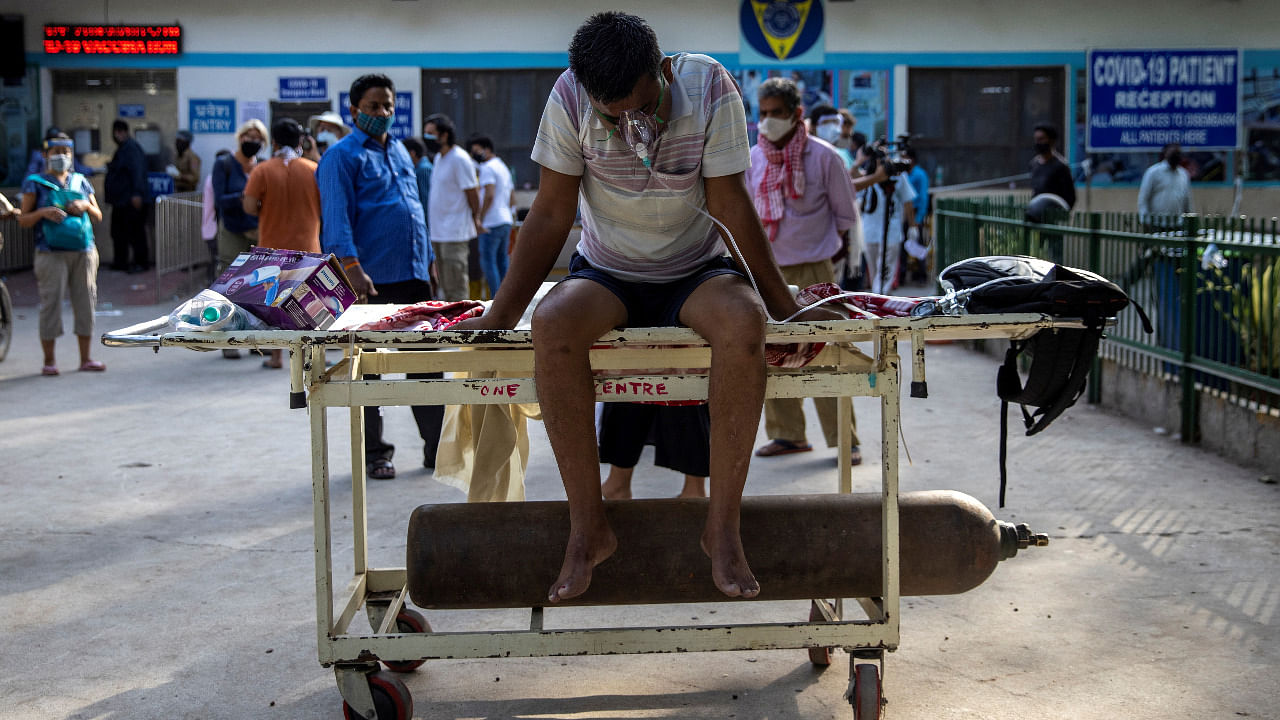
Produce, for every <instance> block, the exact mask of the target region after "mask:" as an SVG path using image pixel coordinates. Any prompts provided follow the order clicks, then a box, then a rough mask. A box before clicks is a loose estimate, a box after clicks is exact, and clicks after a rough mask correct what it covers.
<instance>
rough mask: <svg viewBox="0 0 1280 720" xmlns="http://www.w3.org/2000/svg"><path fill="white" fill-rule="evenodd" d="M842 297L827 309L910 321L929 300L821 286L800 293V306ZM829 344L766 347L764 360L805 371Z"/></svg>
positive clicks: (858, 315)
mask: <svg viewBox="0 0 1280 720" xmlns="http://www.w3.org/2000/svg"><path fill="white" fill-rule="evenodd" d="M841 294H844V295H845V297H842V298H840V299H838V300H832V301H831V302H829V303H826V304H825V305H824V307H828V308H831V309H832V310H835V311H836V312H839V313H842V314H844V315H845V316H846V317H866V318H877V317H909V316H910V315H911V309H912V308H914V307H915V306H916V305H919V304H920V301H921V300H924V299H925V298H906V297H893V296H890V295H877V294H875V293H866V292H858V293H845V291H843V290H841V289H840V288H839V287H837V286H836V285H833V284H832V283H818V284H816V285H810V286H809V287H807V288H805V289H803V290H801V291H800V292H798V293H796V304H797V305H799V306H800V307H807V306H809V305H812V304H813V303H815V302H817V301H819V300H821V299H823V298H830V297H835V296H837V295H841ZM825 344H826V343H787V344H780V343H775V344H769V345H765V346H764V360H765V362H767V363H768V364H770V365H773V366H775V367H785V368H802V367H804V366H805V365H808V364H809V363H811V362H813V359H814V358H815V357H817V356H818V353H820V352H822V348H823V346H824V345H825Z"/></svg>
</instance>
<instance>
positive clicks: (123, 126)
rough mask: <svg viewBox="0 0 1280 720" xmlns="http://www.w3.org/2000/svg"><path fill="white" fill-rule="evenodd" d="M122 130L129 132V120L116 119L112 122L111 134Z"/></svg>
mask: <svg viewBox="0 0 1280 720" xmlns="http://www.w3.org/2000/svg"><path fill="white" fill-rule="evenodd" d="M121 130H123V131H125V132H129V123H127V122H125V121H123V120H116V121H115V122H113V123H111V134H112V135H114V134H116V133H118V132H120V131H121Z"/></svg>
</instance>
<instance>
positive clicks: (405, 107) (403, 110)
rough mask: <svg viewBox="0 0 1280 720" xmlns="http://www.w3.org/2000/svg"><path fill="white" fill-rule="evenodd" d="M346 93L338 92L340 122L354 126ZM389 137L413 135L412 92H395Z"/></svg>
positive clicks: (398, 137)
mask: <svg viewBox="0 0 1280 720" xmlns="http://www.w3.org/2000/svg"><path fill="white" fill-rule="evenodd" d="M348 97H349V95H348V93H346V92H340V93H338V106H339V108H340V110H341V112H342V122H343V123H345V124H346V126H347V127H355V126H356V124H355V121H354V120H353V119H352V118H351V101H350V100H348ZM389 132H390V134H391V137H393V138H397V139H399V140H403V139H405V138H407V137H411V136H413V135H414V134H415V133H414V130H413V93H407V92H403V93H402V92H398V93H396V114H395V116H394V117H393V118H392V119H391V130H390V131H389Z"/></svg>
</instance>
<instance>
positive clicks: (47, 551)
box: [0, 304, 1280, 720]
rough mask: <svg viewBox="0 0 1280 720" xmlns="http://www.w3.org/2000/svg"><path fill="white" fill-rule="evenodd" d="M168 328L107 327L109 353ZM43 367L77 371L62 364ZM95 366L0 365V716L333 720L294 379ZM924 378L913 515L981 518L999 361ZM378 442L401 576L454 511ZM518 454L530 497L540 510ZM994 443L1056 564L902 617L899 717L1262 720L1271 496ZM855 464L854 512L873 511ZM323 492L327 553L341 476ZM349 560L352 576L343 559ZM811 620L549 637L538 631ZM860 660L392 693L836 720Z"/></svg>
mask: <svg viewBox="0 0 1280 720" xmlns="http://www.w3.org/2000/svg"><path fill="white" fill-rule="evenodd" d="M167 305H168V304H165V305H163V306H161V305H153V306H127V307H123V308H121V307H120V306H119V305H117V306H115V307H114V308H113V310H112V311H111V312H112V313H113V314H112V315H108V316H102V317H99V319H98V322H99V325H100V329H111V328H114V327H120V326H123V325H126V324H130V323H133V322H138V321H142V320H145V319H150V318H152V317H156V316H158V315H161V314H163V313H164V312H167V310H168V306H167ZM68 322H69V319H68ZM60 345H61V350H62V356H61V358H62V364H63V367H64V369H70V368H71V367H74V365H73V364H72V363H71V360H72V359H73V356H72V354H71V352H72V344H71V343H69V342H67V341H66V340H64V341H63V342H62V343H60ZM96 354H97V356H98V357H99V358H100V359H102V360H104V361H105V362H106V363H107V365H108V368H109V369H108V371H107V372H106V373H105V374H85V373H76V372H66V373H64V375H62V376H60V377H57V378H44V377H40V376H39V374H38V373H39V365H40V358H39V352H38V346H37V343H36V330H35V311H34V308H31V307H25V308H22V309H21V314H20V316H19V318H18V327H17V339H16V340H15V342H14V345H13V348H12V350H11V351H10V355H9V357H8V359H6V360H5V361H4V362H2V363H0V495H2V496H3V498H4V508H5V512H4V514H3V516H2V519H0V637H3V651H2V652H0V718H15V719H16V718H24V719H25V718H75V719H79V720H117V719H119V720H123V719H125V718H130V719H132V718H164V719H171V718H241V717H257V718H287V719H290V720H292V719H295V718H339V717H341V710H340V699H339V695H338V692H337V690H336V686H335V683H334V680H333V675H332V673H330V672H328V671H325V670H324V669H322V668H321V667H320V666H319V665H318V664H317V662H316V660H315V645H314V610H313V608H314V602H313V594H314V577H313V572H312V567H313V565H312V535H311V502H310V485H309V459H310V458H309V454H310V453H309V441H308V423H307V420H306V415H305V412H304V411H296V410H295V411H291V410H288V409H287V390H288V386H287V379H286V377H285V375H284V374H283V373H282V372H280V371H269V370H264V369H261V368H260V367H259V362H258V360H257V359H254V358H246V359H243V360H239V361H228V360H224V359H222V358H221V357H219V356H217V355H216V354H199V353H194V352H190V351H186V350H180V349H166V350H163V351H161V352H160V353H159V354H153V353H151V352H149V351H146V350H138V349H107V348H98V349H97V350H96ZM929 362H930V365H929V380H930V390H931V392H932V397H930V398H929V399H928V400H911V399H904V401H903V406H904V433H905V437H906V441H907V447H908V449H909V451H910V453H911V456H912V458H913V459H914V464H912V465H910V466H908V467H904V469H903V473H902V478H903V488H904V490H912V489H929V488H953V489H957V490H961V491H964V492H967V493H970V494H972V495H973V496H975V497H976V498H978V499H979V500H981V501H983V502H984V503H986V504H988V505H990V506H994V505H995V500H996V489H997V479H996V440H997V437H996V431H997V417H996V411H997V408H998V404H997V402H996V401H995V396H994V389H993V388H994V377H995V364H996V363H995V361H994V360H993V359H991V358H988V357H985V356H982V355H978V354H976V353H972V352H969V351H967V350H965V349H963V348H962V347H961V346H959V345H944V346H931V347H930V348H929ZM857 410H858V413H859V418H860V419H861V427H862V430H863V444H864V447H866V448H868V449H870V448H875V447H877V437H876V436H877V433H876V431H875V427H873V425H876V424H877V423H876V420H877V418H878V409H877V407H876V405H875V404H874V403H873V402H872V401H869V400H858V401H857ZM344 417H345V416H343V415H341V414H338V415H336V416H335V418H334V422H332V423H331V426H335V427H334V429H333V430H332V432H334V437H333V440H334V443H335V447H336V452H335V455H334V457H333V462H334V466H335V467H337V468H342V467H344V466H346V464H348V463H349V461H348V459H347V457H346V456H345V454H344V451H343V450H342V447H343V442H342V438H341V437H339V433H340V432H341V426H342V425H343V418H344ZM811 422H814V419H813V418H812V416H811ZM387 424H388V428H389V434H390V436H391V438H392V439H393V441H395V442H396V443H397V444H399V445H400V446H401V448H402V452H403V455H402V457H403V458H404V459H405V460H406V464H404V465H403V466H402V468H401V475H400V477H399V478H397V479H396V480H395V481H392V482H384V483H372V484H371V487H370V494H371V503H372V510H371V518H372V520H373V522H372V524H373V526H374V527H373V533H372V550H371V553H372V556H373V560H374V564H375V565H377V564H382V565H390V564H395V565H399V564H400V563H401V561H402V558H403V543H404V531H405V527H406V524H407V518H408V514H409V510H410V508H412V507H413V506H415V505H417V504H419V503H423V502H443V501H459V500H462V499H463V497H462V495H461V493H459V492H458V491H457V490H454V489H451V488H447V487H444V486H442V485H440V484H439V483H436V482H434V481H433V480H432V479H431V476H430V475H429V474H427V473H426V472H425V471H423V470H421V469H418V470H414V469H412V466H411V464H410V463H409V458H412V457H414V456H415V455H416V454H417V445H416V443H415V442H414V434H415V433H414V430H413V424H412V421H411V419H410V416H409V413H408V411H407V409H403V408H400V409H394V410H392V411H391V414H390V418H389V420H388V423H387ZM533 432H534V450H533V459H532V467H531V472H530V475H529V477H528V488H529V496H530V497H531V498H532V499H558V498H560V497H562V491H561V489H560V487H559V481H558V478H557V476H556V475H555V472H554V466H553V462H552V460H551V457H550V452H549V449H548V448H547V444H546V439H545V437H544V436H543V435H542V429H541V426H540V425H538V424H535V425H534V426H533ZM812 437H813V438H816V437H817V435H816V431H814V432H813V434H812ZM1010 445H1011V450H1010V474H1011V478H1012V482H1011V487H1010V500H1009V505H1008V507H1007V508H1005V509H1004V510H1002V511H997V515H998V516H999V517H1001V518H1002V519H1006V520H1014V521H1018V522H1028V523H1031V524H1032V526H1033V527H1034V528H1035V529H1037V530H1038V531H1041V532H1048V533H1049V534H1050V535H1051V536H1052V538H1053V540H1052V544H1051V545H1050V546H1049V547H1048V548H1044V549H1039V550H1035V551H1028V552H1026V553H1023V554H1020V555H1019V556H1018V557H1017V558H1015V559H1013V560H1011V561H1009V562H1007V563H1003V564H1002V565H1001V566H1000V567H999V568H998V569H997V571H996V573H995V574H994V575H993V576H992V578H991V579H990V580H989V581H987V582H986V583H985V584H984V585H982V586H981V587H979V588H977V589H975V590H973V591H971V592H969V593H966V594H963V595H958V596H939V597H926V598H909V599H907V600H906V601H904V613H903V619H902V645H901V648H900V649H899V651H898V652H896V653H893V654H891V655H889V657H888V660H887V663H886V665H887V677H886V689H885V692H886V695H887V697H888V698H889V705H888V717H891V718H927V719H931V720H946V719H950V718H965V719H970V718H1001V719H1008V720H1025V719H1028V718H1044V719H1056V718H1072V719H1075V718H1080V719H1091V718H1099V719H1101V718H1106V719H1108V720H1114V719H1118V718H1124V719H1135V720H1137V719H1144V718H1151V719H1153V720H1154V719H1156V718H1160V719H1162V720H1163V719H1166V718H1238V717H1249V718H1280V671H1278V668H1280V624H1278V620H1280V572H1278V571H1280V512H1278V511H1280V486H1276V485H1274V484H1267V483H1264V482H1260V478H1259V473H1258V472H1257V471H1254V470H1248V469H1242V468H1240V467H1237V466H1235V465H1231V464H1229V463H1227V462H1225V461H1223V460H1221V459H1220V458H1218V457H1216V456H1213V455H1210V454H1207V453H1205V452H1202V451H1199V450H1197V449H1195V448H1189V447H1185V446H1182V445H1179V444H1178V443H1176V442H1174V441H1171V440H1170V439H1168V438H1167V437H1164V436H1161V435H1157V434H1155V433H1153V432H1152V431H1151V428H1148V427H1143V426H1138V425H1135V424H1134V423H1132V422H1130V421H1128V420H1125V419H1122V418H1118V417H1115V416H1111V415H1108V414H1106V413H1104V412H1101V411H1099V410H1097V409H1095V408H1092V407H1077V408H1074V409H1072V410H1071V411H1069V412H1068V413H1067V414H1066V415H1065V416H1064V417H1063V418H1062V419H1060V420H1059V421H1058V422H1057V423H1056V424H1055V425H1054V426H1053V427H1052V428H1050V429H1049V430H1048V431H1047V432H1046V433H1044V434H1043V435H1040V436H1037V437H1035V438H1024V437H1020V436H1017V437H1013V438H1011V443H1010ZM867 455H868V462H867V464H865V465H864V466H862V467H861V468H859V469H857V470H856V473H855V486H856V489H858V490H864V491H865V490H872V489H875V488H877V487H878V482H879V480H878V478H879V474H878V470H879V465H878V462H877V458H876V456H875V455H876V454H875V453H874V452H867ZM648 463H649V461H648V460H647V459H646V460H644V461H642V469H641V470H640V471H639V472H638V473H637V494H638V495H639V496H649V497H655V496H663V495H669V494H674V493H675V491H676V489H677V484H678V482H679V481H678V478H677V477H676V476H675V475H674V474H673V473H669V472H667V471H661V470H652V469H649V470H645V469H644V468H645V467H648ZM834 464H835V463H834V456H833V453H832V451H829V450H819V451H816V452H814V453H811V454H803V455H793V456H789V457H785V458H775V459H770V460H758V461H756V462H754V463H753V465H752V470H751V476H750V480H749V484H748V492H749V493H753V494H768V493H792V492H819V491H829V490H831V489H833V483H834ZM334 490H335V500H334V507H335V508H338V510H337V511H336V512H335V522H336V523H337V524H338V525H339V526H341V522H342V519H343V513H342V512H341V510H340V509H341V508H342V507H344V503H346V502H348V501H349V496H350V484H349V477H347V476H345V475H343V474H342V473H341V471H338V472H336V473H335V476H334ZM903 530H904V531H905V532H909V531H910V530H911V528H909V527H907V528H903ZM746 531H747V532H750V529H749V528H748V529H747V530H746ZM338 544H339V545H338V548H337V550H336V553H337V557H338V558H339V563H338V564H339V567H338V576H339V578H342V577H344V573H349V572H350V571H349V563H346V562H345V561H344V558H345V557H346V555H345V554H344V550H346V549H347V548H348V547H349V540H348V539H346V538H345V537H340V538H339V540H338ZM547 551H548V552H553V553H559V551H560V550H559V548H548V550H547ZM764 581H765V582H766V583H767V579H765V580H764ZM340 584H341V583H340ZM806 612H807V607H806V605H805V604H804V603H756V604H751V605H729V604H722V605H696V606H669V607H640V608H621V609H618V608H614V609H591V610H561V611H550V612H549V613H548V624H555V625H564V626H574V625H584V624H591V625H612V624H649V623H662V622H671V623H679V622H689V621H690V619H691V618H697V619H698V621H700V622H721V621H725V620H728V621H734V620H738V619H741V620H775V619H776V620H779V621H785V620H793V619H800V618H802V617H804V613H806ZM428 617H429V619H430V620H431V622H432V623H433V624H434V626H435V627H436V628H437V629H440V630H448V629H464V628H497V627H511V628H517V627H520V626H521V624H522V623H524V622H526V618H525V617H524V615H522V614H521V613H518V612H507V611H491V612H486V613H462V612H434V613H429V614H428ZM848 662H849V659H848V657H847V656H845V655H843V654H837V656H836V659H835V661H834V663H833V664H832V666H831V667H830V668H828V669H826V670H825V671H820V670H815V669H814V668H813V667H812V666H810V664H809V663H808V661H807V657H806V655H805V653H804V652H803V651H767V652H735V653H714V654H688V655H675V656H617V657H582V658H550V659H529V660H523V659H522V660H498V661H495V660H485V661H478V660H477V661H470V660H468V661H435V662H431V663H428V664H427V665H425V666H424V667H423V668H421V669H420V670H418V671H417V672H416V673H414V674H413V675H411V676H408V684H409V687H410V688H411V690H412V691H413V694H414V702H415V707H416V715H415V717H418V718H433V719H434V718H456V719H462V718H556V719H565V720H568V719H574V720H576V719H578V718H746V719H750V720H765V719H785V718H806V719H809V718H848V717H851V716H852V713H851V711H850V708H849V706H848V705H847V704H846V703H845V702H844V701H843V700H842V699H841V694H842V693H843V691H844V689H845V685H846V683H847V680H848V675H847V673H848Z"/></svg>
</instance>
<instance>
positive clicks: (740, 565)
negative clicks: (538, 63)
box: [454, 12, 843, 603]
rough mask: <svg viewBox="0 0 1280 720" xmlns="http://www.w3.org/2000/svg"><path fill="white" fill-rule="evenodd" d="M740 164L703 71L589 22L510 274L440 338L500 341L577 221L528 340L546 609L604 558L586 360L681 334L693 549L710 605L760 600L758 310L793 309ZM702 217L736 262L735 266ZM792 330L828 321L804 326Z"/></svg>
mask: <svg viewBox="0 0 1280 720" xmlns="http://www.w3.org/2000/svg"><path fill="white" fill-rule="evenodd" d="M749 149H750V148H749V146H748V144H747V126H746V118H745V114H744V110H743V105H742V97H741V96H740V95H739V93H738V88H737V85H736V84H735V83H734V80H733V78H732V77H731V76H730V75H729V73H728V72H727V71H726V70H725V69H724V67H722V66H721V65H720V64H719V63H717V62H716V61H715V60H712V59H711V58H709V57H707V56H705V55H694V54H685V53H681V54H678V55H674V56H671V57H664V56H663V55H662V52H661V50H659V48H658V40H657V37H656V36H655V35H654V32H653V30H652V29H651V28H650V27H649V26H648V24H646V23H645V21H644V20H642V19H641V18H638V17H636V16H634V15H627V14H624V13H618V12H605V13H599V14H597V15H593V16H592V17H590V18H588V19H587V21H586V22H585V23H583V25H582V26H581V27H579V28H578V30H577V32H576V33H575V34H574V37H573V40H572V41H571V43H570V45H569V69H568V70H567V71H565V72H564V74H562V75H561V76H560V78H559V80H557V81H556V84H555V87H554V89H552V91H551V97H550V98H549V99H548V100H547V106H546V109H545V110H544V111H543V114H542V123H541V125H540V126H539V128H538V137H537V141H536V142H535V144H534V147H533V156H532V157H533V160H534V161H535V162H537V163H538V164H539V165H540V166H541V175H540V185H539V188H538V195H537V198H536V199H535V200H534V203H533V207H532V208H531V209H530V212H529V215H528V217H527V219H526V220H525V222H524V224H523V226H522V227H521V228H520V237H519V242H517V243H516V248H515V254H514V256H513V258H512V262H511V267H510V270H509V273H508V275H507V277H506V279H505V280H504V281H503V283H502V288H501V289H500V290H499V292H498V295H497V297H495V298H494V301H493V305H492V307H491V308H490V309H489V311H488V312H487V313H485V314H484V315H483V316H482V317H479V318H475V319H472V320H467V321H465V322H463V323H460V324H459V325H457V326H455V328H454V329H457V330H478V329H505V328H511V327H513V326H514V323H515V322H516V321H517V320H518V319H519V317H520V315H521V313H522V312H523V311H524V309H525V307H526V306H527V305H528V303H529V301H530V299H531V298H532V297H533V295H534V293H535V291H536V290H537V289H538V287H539V285H540V284H541V283H542V281H543V280H544V279H545V278H546V277H547V274H548V273H549V272H550V271H551V270H552V267H553V265H554V263H555V261H556V258H557V257H558V256H559V253H560V249H561V247H563V245H564V242H565V240H566V239H567V238H568V235H569V231H570V229H571V228H572V226H573V222H574V217H575V214H576V210H577V209H578V207H579V203H580V205H581V211H582V237H581V240H580V241H579V243H578V246H577V252H576V253H574V255H573V258H572V260H571V261H570V265H569V270H570V272H569V275H568V276H567V277H566V278H565V280H564V281H562V282H561V283H559V284H558V285H557V286H556V287H555V288H554V289H552V290H551V292H550V293H548V294H547V296H546V297H545V299H543V300H542V301H541V302H540V303H539V304H538V306H537V308H536V310H535V312H534V315H533V326H532V327H533V330H532V332H533V341H534V375H535V379H536V382H537V386H538V398H539V401H540V403H541V406H542V415H543V419H544V421H545V423H546V429H547V437H548V439H549V440H550V441H551V448H552V450H553V451H554V452H555V456H556V462H557V464H558V466H559V469H560V475H561V478H562V479H563V482H564V487H565V494H566V495H567V497H568V501H569V519H570V532H569V539H568V544H567V547H566V548H565V554H564V563H563V565H562V566H561V568H560V576H559V577H558V578H557V579H556V581H555V584H554V585H552V586H551V589H550V591H549V592H548V600H549V602H551V603H556V602H559V601H560V600H565V599H568V598H573V597H577V596H578V595H581V594H582V593H583V592H585V591H586V589H587V586H588V585H589V584H590V582H591V573H592V570H593V568H594V567H595V566H596V565H599V564H600V563H601V562H604V560H605V559H606V558H608V557H609V556H610V555H611V554H612V553H613V551H614V550H615V548H616V547H617V538H616V537H615V536H614V533H613V530H612V529H611V528H610V527H609V524H608V521H607V520H606V519H605V514H604V504H603V501H602V500H601V497H600V461H599V457H598V452H597V448H596V443H595V426H594V413H593V409H594V402H595V392H594V384H593V381H592V376H591V367H590V362H589V351H590V348H591V345H592V344H593V343H594V342H595V341H596V340H597V339H598V338H599V337H600V336H601V335H603V334H604V333H606V332H608V331H609V330H611V329H613V328H618V327H662V326H674V325H684V326H688V327H690V328H692V329H693V330H695V331H697V332H698V334H700V335H702V337H704V338H705V339H706V340H707V341H708V343H709V344H710V346H711V377H710V390H709V402H710V409H711V498H710V506H709V510H708V516H707V524H706V526H705V528H704V530H703V533H702V538H701V543H702V548H703V551H704V552H706V553H707V555H709V556H710V558H711V572H712V577H713V579H714V580H715V583H716V586H717V587H718V588H719V589H720V590H721V592H723V593H724V594H726V595H728V596H731V597H739V596H741V597H755V596H756V595H758V594H759V593H760V584H759V583H758V582H757V581H756V578H755V576H754V575H752V573H751V568H750V567H749V566H748V565H747V559H746V557H745V555H744V553H743V549H742V540H741V536H740V534H739V507H740V505H741V501H742V491H743V487H744V485H745V484H746V478H747V468H748V465H749V463H750V459H751V448H752V444H753V443H754V441H755V437H756V429H757V427H758V426H759V423H760V410H761V407H762V406H763V403H764V388H765V362H764V335H765V319H766V316H765V310H766V308H767V309H768V312H769V313H770V314H771V315H772V316H773V317H775V318H778V319H782V318H786V317H788V316H790V315H792V314H793V313H795V312H796V311H797V310H799V308H798V307H797V305H796V302H795V299H794V298H793V297H792V296H791V294H790V292H789V291H788V289H787V286H786V284H785V283H784V282H783V279H782V274H781V272H780V271H779V270H778V267H777V264H776V263H775V262H774V259H773V255H772V253H771V251H770V249H769V244H768V241H767V240H766V238H765V234H764V230H763V228H762V227H761V225H760V220H759V218H758V217H757V216H756V212H755V208H754V206H753V205H752V202H751V196H750V194H749V193H748V192H747V188H746V185H745V182H744V179H743V178H744V172H745V170H746V169H747V167H748V166H749V159H748V158H749ZM712 217H714V218H715V219H716V220H717V221H719V222H720V223H722V224H723V228H724V231H725V232H727V235H725V237H726V238H728V240H729V242H730V244H731V245H736V247H735V250H734V253H733V255H728V254H726V245H725V241H724V239H722V231H721V230H720V229H718V228H717V225H716V224H715V223H714V222H713V221H712ZM743 265H745V266H747V268H749V270H750V272H751V273H753V274H754V276H755V283H756V284H757V285H758V288H759V294H758V295H757V293H756V291H755V290H753V289H752V286H751V284H750V283H749V282H748V280H747V277H746V276H744V273H743V272H742V269H741V268H742V266H743ZM762 300H763V306H762V303H761V301H762ZM800 319H806V320H823V319H833V320H834V319H843V317H842V316H840V315H838V314H836V313H834V312H832V311H828V310H825V309H822V308H818V309H814V310H810V311H809V312H808V313H805V314H804V315H801V316H800Z"/></svg>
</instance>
